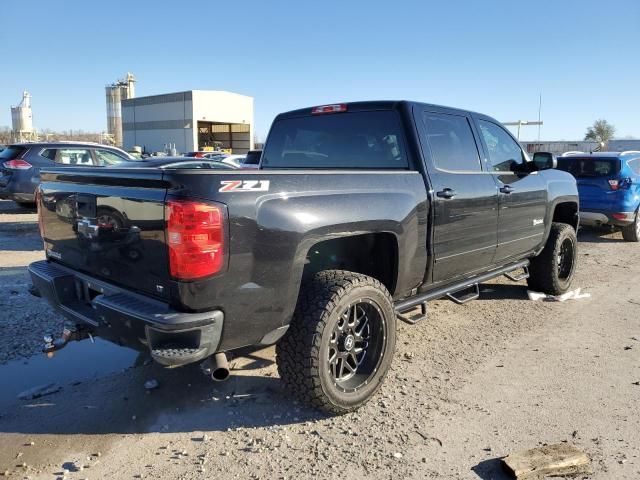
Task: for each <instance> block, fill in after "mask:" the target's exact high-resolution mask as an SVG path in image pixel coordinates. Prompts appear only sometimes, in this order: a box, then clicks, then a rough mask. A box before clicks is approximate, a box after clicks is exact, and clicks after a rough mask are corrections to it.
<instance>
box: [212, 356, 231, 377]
mask: <svg viewBox="0 0 640 480" xmlns="http://www.w3.org/2000/svg"><path fill="white" fill-rule="evenodd" d="M209 362H210V363H209V365H210V366H211V378H212V379H213V380H214V381H216V382H224V381H225V380H226V379H227V378H229V375H230V374H231V372H230V371H229V363H228V362H227V355H226V354H224V353H222V352H220V353H216V354H215V355H214V356H213V357H209Z"/></svg>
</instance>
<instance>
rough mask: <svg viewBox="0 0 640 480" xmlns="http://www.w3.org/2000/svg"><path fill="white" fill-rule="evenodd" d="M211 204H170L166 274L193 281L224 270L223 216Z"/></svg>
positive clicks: (215, 206) (180, 202)
mask: <svg viewBox="0 0 640 480" xmlns="http://www.w3.org/2000/svg"><path fill="white" fill-rule="evenodd" d="M222 208H223V207H222V206H218V205H214V204H211V203H202V202H192V201H180V200H169V201H168V202H167V206H166V209H165V216H166V221H167V245H168V247H169V271H170V272H171V276H172V277H173V278H175V279H177V280H195V279H198V278H202V277H207V276H209V275H213V274H214V273H217V272H219V271H220V270H221V269H222V267H223V266H224V253H225V252H224V212H223V210H222Z"/></svg>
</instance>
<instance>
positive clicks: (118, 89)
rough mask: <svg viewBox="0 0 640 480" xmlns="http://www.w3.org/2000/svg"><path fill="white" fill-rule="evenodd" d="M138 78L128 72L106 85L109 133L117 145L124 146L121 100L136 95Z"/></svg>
mask: <svg viewBox="0 0 640 480" xmlns="http://www.w3.org/2000/svg"><path fill="white" fill-rule="evenodd" d="M135 83H136V79H135V77H134V76H133V74H132V73H127V76H126V78H125V79H123V80H118V81H117V82H115V83H112V84H111V85H107V86H106V87H105V91H106V100H107V133H108V134H109V135H111V136H112V138H113V142H114V144H115V145H117V146H119V147H121V146H122V105H121V103H120V102H121V101H122V100H126V99H128V98H133V97H135Z"/></svg>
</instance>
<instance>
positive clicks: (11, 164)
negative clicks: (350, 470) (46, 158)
mask: <svg viewBox="0 0 640 480" xmlns="http://www.w3.org/2000/svg"><path fill="white" fill-rule="evenodd" d="M2 165H3V166H4V168H8V169H10V170H29V169H30V168H31V166H32V165H31V164H30V163H29V162H27V161H26V160H22V159H21V158H15V159H13V160H9V161H7V162H4V163H3V164H2Z"/></svg>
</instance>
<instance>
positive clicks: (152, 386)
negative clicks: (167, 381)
mask: <svg viewBox="0 0 640 480" xmlns="http://www.w3.org/2000/svg"><path fill="white" fill-rule="evenodd" d="M159 386H160V384H159V383H158V381H157V380H156V379H155V378H152V379H151V380H147V381H146V382H144V388H146V389H147V390H154V389H156V388H158V387H159Z"/></svg>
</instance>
